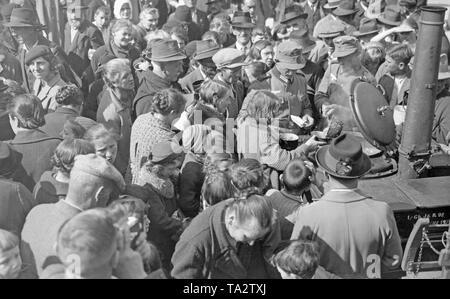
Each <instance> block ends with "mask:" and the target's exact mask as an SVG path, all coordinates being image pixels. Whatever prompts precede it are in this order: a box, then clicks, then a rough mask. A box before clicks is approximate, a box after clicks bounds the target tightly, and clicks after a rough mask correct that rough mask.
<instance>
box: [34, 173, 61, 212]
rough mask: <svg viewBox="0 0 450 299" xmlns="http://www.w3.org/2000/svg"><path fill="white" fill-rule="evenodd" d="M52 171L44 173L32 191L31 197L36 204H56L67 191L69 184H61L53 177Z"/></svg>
mask: <svg viewBox="0 0 450 299" xmlns="http://www.w3.org/2000/svg"><path fill="white" fill-rule="evenodd" d="M54 174H55V173H54V172H53V171H46V172H44V174H43V175H42V176H41V179H40V180H39V182H38V183H37V184H36V186H35V187H34V190H33V196H34V198H35V200H36V204H38V205H41V204H46V203H57V202H58V201H59V200H61V199H64V198H65V197H66V195H67V190H68V189H69V184H66V183H61V182H58V181H57V180H55V178H54V177H53V175H54Z"/></svg>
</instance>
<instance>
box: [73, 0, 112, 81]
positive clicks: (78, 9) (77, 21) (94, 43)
mask: <svg viewBox="0 0 450 299" xmlns="http://www.w3.org/2000/svg"><path fill="white" fill-rule="evenodd" d="M87 9H88V7H87V6H81V5H78V4H76V3H73V4H69V5H68V6H67V24H66V28H65V31H64V36H65V39H64V50H65V52H66V54H67V59H68V62H69V64H70V66H71V67H72V69H73V70H74V71H75V72H76V74H77V75H78V76H79V77H81V76H82V75H83V72H84V71H85V70H86V68H88V67H89V65H90V59H89V55H88V54H89V52H90V51H95V50H97V49H98V48H99V47H101V46H103V45H104V44H105V42H104V41H103V35H102V32H101V31H100V30H99V29H98V28H97V27H96V26H95V25H94V24H92V23H91V22H90V21H88V20H85V19H83V14H82V12H83V11H84V10H87Z"/></svg>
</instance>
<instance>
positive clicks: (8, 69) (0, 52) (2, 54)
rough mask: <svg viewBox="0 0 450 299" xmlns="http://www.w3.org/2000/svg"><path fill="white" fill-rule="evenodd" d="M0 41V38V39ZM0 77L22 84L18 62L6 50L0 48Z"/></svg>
mask: <svg viewBox="0 0 450 299" xmlns="http://www.w3.org/2000/svg"><path fill="white" fill-rule="evenodd" d="M0 40H1V37H0ZM0 77H3V78H5V79H9V80H13V81H16V82H17V83H19V84H22V80H23V79H22V69H21V68H20V61H19V60H18V59H17V58H16V57H14V56H13V55H12V54H10V53H8V51H7V50H6V49H1V48H0Z"/></svg>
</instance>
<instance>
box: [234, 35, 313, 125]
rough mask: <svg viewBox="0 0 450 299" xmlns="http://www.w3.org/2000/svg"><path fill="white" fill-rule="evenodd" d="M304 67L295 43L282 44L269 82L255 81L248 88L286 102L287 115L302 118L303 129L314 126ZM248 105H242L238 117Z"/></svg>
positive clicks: (270, 72) (301, 55) (300, 53)
mask: <svg viewBox="0 0 450 299" xmlns="http://www.w3.org/2000/svg"><path fill="white" fill-rule="evenodd" d="M305 65H306V60H305V58H304V57H303V53H302V48H301V46H299V45H298V44H297V43H296V42H294V41H285V42H282V43H281V44H280V45H279V46H278V48H277V52H276V54H275V67H274V68H273V69H272V70H270V71H269V72H267V74H268V77H269V78H268V79H266V80H264V81H256V82H255V83H254V84H252V85H250V87H249V89H257V90H261V89H265V90H270V91H272V92H273V93H275V94H277V95H278V96H279V97H280V98H282V99H284V100H286V101H288V104H289V113H290V115H295V116H299V117H302V118H303V121H304V125H303V128H304V129H307V128H310V127H311V126H312V125H313V124H314V119H313V117H312V115H313V111H312V108H311V104H310V101H309V99H308V94H307V90H308V81H307V78H306V77H305V74H304V73H303V72H302V71H301V70H302V69H303V68H304V67H305ZM247 105H248V103H245V102H244V104H243V105H242V110H241V112H240V116H244V115H245V113H246V107H247Z"/></svg>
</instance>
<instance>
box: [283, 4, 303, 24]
mask: <svg viewBox="0 0 450 299" xmlns="http://www.w3.org/2000/svg"><path fill="white" fill-rule="evenodd" d="M306 18H308V13H306V12H305V11H304V10H303V7H301V6H299V5H292V6H289V7H286V10H285V11H284V14H283V16H282V17H281V21H280V23H281V24H285V23H287V22H289V21H292V20H295V19H306Z"/></svg>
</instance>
